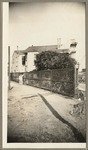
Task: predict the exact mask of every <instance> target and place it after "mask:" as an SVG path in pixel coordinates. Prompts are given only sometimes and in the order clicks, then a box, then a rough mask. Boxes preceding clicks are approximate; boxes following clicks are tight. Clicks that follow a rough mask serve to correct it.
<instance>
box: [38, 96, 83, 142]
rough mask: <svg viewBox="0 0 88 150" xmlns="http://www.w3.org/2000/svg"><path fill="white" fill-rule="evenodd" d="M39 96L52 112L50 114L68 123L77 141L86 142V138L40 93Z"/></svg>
mask: <svg viewBox="0 0 88 150" xmlns="http://www.w3.org/2000/svg"><path fill="white" fill-rule="evenodd" d="M39 96H40V97H41V98H42V100H43V101H44V103H45V104H46V106H47V107H48V108H49V110H50V111H51V112H52V114H53V115H54V116H55V117H56V118H57V119H59V120H60V121H62V122H63V123H64V124H66V125H68V126H69V127H70V128H71V130H72V131H73V133H74V136H75V138H76V139H77V141H78V142H86V138H84V137H83V135H82V134H81V133H80V132H79V131H78V130H77V129H76V128H75V127H74V126H73V125H72V124H71V123H69V122H68V121H66V120H65V119H64V118H62V117H61V116H60V115H59V114H58V112H57V111H56V110H55V109H54V108H53V107H52V106H51V105H50V104H49V103H48V102H47V100H46V99H45V98H44V97H43V96H42V95H41V94H39Z"/></svg>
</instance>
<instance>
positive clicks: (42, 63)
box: [34, 51, 76, 70]
mask: <svg viewBox="0 0 88 150" xmlns="http://www.w3.org/2000/svg"><path fill="white" fill-rule="evenodd" d="M34 63H35V66H36V69H37V70H47V69H64V68H73V67H74V65H75V64H76V61H75V59H73V58H71V57H70V56H69V53H57V52H52V51H45V52H41V53H39V54H37V55H36V60H35V62H34Z"/></svg>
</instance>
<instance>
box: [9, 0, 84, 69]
mask: <svg viewBox="0 0 88 150" xmlns="http://www.w3.org/2000/svg"><path fill="white" fill-rule="evenodd" d="M57 38H61V41H62V44H64V45H67V43H69V42H70V40H71V39H75V40H76V41H77V43H78V45H77V48H76V54H75V58H76V60H77V61H78V62H79V64H80V69H82V68H84V67H85V4H84V3H81V2H78V3H76V2H29V3H24V2H23V3H18V2H17V3H10V7H9V45H10V47H11V55H12V54H13V52H14V50H16V49H17V46H18V47H19V48H18V49H19V50H25V49H26V48H28V47H29V46H31V45H34V46H37V45H38V46H39V45H56V44H57Z"/></svg>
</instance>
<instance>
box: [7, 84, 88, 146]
mask: <svg viewBox="0 0 88 150" xmlns="http://www.w3.org/2000/svg"><path fill="white" fill-rule="evenodd" d="M76 103H78V100H76V99H74V98H69V97H67V96H62V95H60V94H56V93H53V92H50V91H47V90H44V89H39V88H36V87H32V86H27V85H20V84H18V83H16V82H11V90H10V91H9V96H8V142H16V143H17V142H29V143H33V142H35V143H37V142H38V143H41V142H47V143H49V142H55V143H59V142H85V133H86V131H85V117H84V118H80V117H76V116H72V115H71V114H70V113H69V112H70V111H71V110H72V108H73V105H74V104H76Z"/></svg>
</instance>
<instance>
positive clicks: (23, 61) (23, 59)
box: [22, 56, 25, 65]
mask: <svg viewBox="0 0 88 150" xmlns="http://www.w3.org/2000/svg"><path fill="white" fill-rule="evenodd" d="M22 65H25V56H22Z"/></svg>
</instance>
